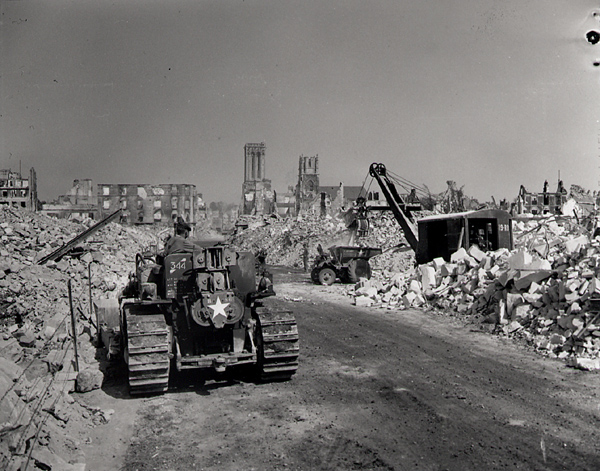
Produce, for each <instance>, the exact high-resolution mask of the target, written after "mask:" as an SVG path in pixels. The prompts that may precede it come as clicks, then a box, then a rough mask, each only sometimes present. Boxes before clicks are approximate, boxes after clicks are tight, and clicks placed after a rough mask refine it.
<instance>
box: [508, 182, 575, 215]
mask: <svg viewBox="0 0 600 471" xmlns="http://www.w3.org/2000/svg"><path fill="white" fill-rule="evenodd" d="M567 199H568V194H567V190H566V189H565V187H564V185H563V182H562V180H560V181H559V182H558V186H557V188H556V191H554V192H551V191H548V182H547V181H546V182H544V190H543V191H542V192H541V193H530V192H528V191H527V190H526V189H525V187H524V186H523V185H521V188H520V189H519V196H518V198H517V204H516V214H533V215H534V216H537V215H543V214H561V211H562V206H563V204H565V202H566V201H567Z"/></svg>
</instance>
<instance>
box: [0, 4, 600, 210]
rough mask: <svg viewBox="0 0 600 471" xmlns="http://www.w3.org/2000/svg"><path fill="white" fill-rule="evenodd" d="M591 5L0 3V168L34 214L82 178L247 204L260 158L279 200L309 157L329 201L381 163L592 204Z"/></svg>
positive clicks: (486, 194) (415, 174) (486, 193)
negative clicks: (34, 196)
mask: <svg viewBox="0 0 600 471" xmlns="http://www.w3.org/2000/svg"><path fill="white" fill-rule="evenodd" d="M594 8H596V9H597V8H598V6H597V4H596V3H595V2H592V1H584V2H580V3H579V4H578V5H576V6H573V5H566V4H564V3H563V2H558V1H550V2H548V1H545V2H542V1H541V0H537V1H534V2H530V3H528V4H527V5H524V4H522V2H517V1H516V0H511V1H507V2H503V4H502V5H500V4H497V2H476V1H474V0H473V1H463V2H460V3H454V4H453V5H452V7H448V6H444V8H443V9H442V7H439V8H438V9H436V8H435V6H432V4H431V3H427V4H423V2H401V3H400V2H393V1H379V2H370V3H369V4H368V5H366V4H364V2H359V1H344V2H337V1H333V2H327V3H326V4H323V3H322V2H310V1H309V2H274V1H260V0H257V1H250V2H248V1H247V2H241V1H222V2H184V1H173V2H169V3H168V4H165V3H164V2H156V1H129V2H88V1H82V2H77V3H76V4H73V3H72V2H66V1H62V0H58V1H55V2H52V3H51V4H49V3H46V2H38V1H31V2H2V3H1V4H0V9H1V13H2V17H1V21H2V28H1V29H0V47H1V52H2V57H3V63H2V66H1V70H0V72H1V78H0V91H1V103H0V104H1V111H0V115H1V116H0V168H11V169H12V170H16V169H17V168H19V165H20V163H22V165H23V168H30V167H34V168H35V169H36V171H37V174H38V180H39V188H38V193H39V197H40V199H42V200H48V201H50V200H52V199H54V198H56V197H57V196H58V195H60V194H63V193H64V192H65V191H66V190H68V189H69V188H70V187H71V183H72V182H73V180H75V179H84V178H91V179H93V180H94V181H95V182H114V183H119V182H122V183H149V184H157V183H187V184H193V185H195V186H196V187H197V188H198V191H199V192H201V193H202V194H203V195H204V197H205V200H206V201H227V202H232V203H238V202H240V200H241V198H242V188H241V187H242V184H243V182H244V154H243V152H244V151H243V148H244V145H245V144H246V143H249V142H266V143H267V146H268V152H267V156H266V159H267V165H266V171H265V175H264V177H265V178H266V179H269V180H271V181H272V188H273V189H274V190H276V191H277V192H278V193H281V192H285V191H286V190H287V188H288V186H290V185H295V184H296V182H297V177H298V175H297V162H298V157H299V156H300V155H308V156H312V155H319V156H320V175H321V181H322V182H323V183H324V184H330V185H333V184H337V183H339V182H344V184H347V185H360V184H362V182H363V180H364V178H365V176H366V175H367V172H368V168H369V165H370V164H371V163H372V162H383V163H385V164H386V165H387V167H388V168H389V169H390V170H391V171H394V172H396V173H398V174H400V175H402V176H404V177H406V178H408V179H410V180H412V181H415V182H417V183H419V184H425V185H427V186H428V187H429V188H430V189H431V191H432V192H441V191H443V190H444V189H445V187H446V181H447V180H454V181H456V182H457V183H458V184H459V185H460V186H462V185H465V191H466V192H467V193H468V194H469V195H471V196H473V197H475V198H478V199H479V200H481V201H489V200H490V197H491V196H495V197H496V198H497V199H500V198H509V199H513V198H514V197H515V196H516V195H517V194H518V192H519V187H520V185H524V186H525V187H526V188H527V189H528V190H530V191H539V190H540V189H541V188H540V187H541V185H542V182H543V181H544V180H548V181H549V182H550V185H551V186H554V181H555V180H556V179H557V175H558V172H560V174H561V178H562V179H563V180H564V181H565V183H566V185H567V186H569V184H572V183H576V184H579V185H581V186H583V187H585V188H587V189H590V190H595V189H597V188H598V180H599V171H598V165H599V163H600V157H599V152H600V151H599V149H598V146H599V144H598V138H599V133H600V124H599V122H598V119H599V116H598V112H597V103H598V98H600V97H599V87H598V85H599V83H598V72H599V70H598V69H597V66H596V65H594V64H596V63H598V57H600V53H599V52H598V51H599V50H600V49H598V47H600V45H598V46H596V45H593V44H591V43H590V42H589V41H588V40H586V33H587V32H588V31H590V30H594V29H596V30H598V29H600V22H599V21H598V18H599V17H598V16H594V12H595V11H596V10H594Z"/></svg>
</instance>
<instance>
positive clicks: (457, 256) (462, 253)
mask: <svg viewBox="0 0 600 471" xmlns="http://www.w3.org/2000/svg"><path fill="white" fill-rule="evenodd" d="M465 257H467V251H466V250H465V249H464V248H463V247H461V248H460V249H458V250H457V251H456V252H454V253H453V254H452V255H450V261H451V262H459V261H461V260H464V259H465Z"/></svg>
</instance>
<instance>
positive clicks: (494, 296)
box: [347, 219, 600, 369]
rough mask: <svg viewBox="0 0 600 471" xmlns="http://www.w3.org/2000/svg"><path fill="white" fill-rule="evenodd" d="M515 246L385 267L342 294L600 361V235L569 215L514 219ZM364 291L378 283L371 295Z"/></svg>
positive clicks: (574, 360)
mask: <svg viewBox="0 0 600 471" xmlns="http://www.w3.org/2000/svg"><path fill="white" fill-rule="evenodd" d="M515 239H516V244H515V245H516V247H515V249H514V250H513V251H511V252H509V251H508V250H507V249H500V250H497V251H494V252H483V251H481V250H480V249H479V247H477V246H473V247H470V248H469V250H464V249H460V250H458V251H457V252H455V253H454V254H452V256H451V261H450V262H446V261H445V260H444V259H442V258H438V259H435V260H433V261H432V262H430V263H428V264H424V265H420V266H415V267H413V268H412V269H410V270H407V271H403V272H395V271H393V270H383V271H381V272H379V273H376V276H375V277H374V278H373V279H371V280H361V281H360V282H359V283H358V284H357V285H356V286H354V287H350V288H347V292H348V294H349V295H350V296H352V297H353V298H354V302H355V303H356V304H357V305H360V306H366V305H369V302H368V301H367V300H365V297H369V298H370V300H371V302H370V305H371V306H374V307H379V308H386V309H399V310H402V309H407V308H411V307H422V308H430V309H436V310H438V311H439V312H441V313H444V314H453V315H458V316H462V317H465V318H467V319H469V321H470V322H474V323H478V324H479V325H480V326H481V328H482V329H484V330H489V331H490V332H494V333H498V334H502V335H506V336H509V337H513V338H518V339H523V340H525V341H526V342H528V343H529V344H530V345H531V346H533V347H534V348H535V349H536V350H537V351H539V352H542V353H543V354H545V355H548V356H551V357H555V358H560V359H564V360H565V361H566V362H567V364H569V365H571V366H576V367H580V368H582V369H593V368H596V366H600V361H598V360H599V358H600V315H599V313H600V237H597V238H592V237H591V235H590V233H589V231H588V230H587V229H586V228H585V227H583V226H582V225H580V224H578V223H577V222H576V221H573V220H570V219H564V220H556V219H548V220H545V221H543V222H542V221H530V222H517V223H516V224H515ZM369 288H376V292H375V291H373V290H372V289H369Z"/></svg>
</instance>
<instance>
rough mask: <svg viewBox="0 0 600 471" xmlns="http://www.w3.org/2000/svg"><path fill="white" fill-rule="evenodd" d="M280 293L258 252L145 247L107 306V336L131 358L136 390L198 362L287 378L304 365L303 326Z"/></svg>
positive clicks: (163, 386) (101, 321) (112, 348)
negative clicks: (282, 305) (279, 301)
mask: <svg viewBox="0 0 600 471" xmlns="http://www.w3.org/2000/svg"><path fill="white" fill-rule="evenodd" d="M274 295H275V292H274V289H273V283H272V276H271V275H270V273H268V271H267V270H266V269H265V268H264V264H260V263H258V264H257V263H256V260H255V257H254V254H252V253H251V252H237V251H235V250H233V249H232V248H230V247H228V246H227V245H222V244H217V245H215V244H214V241H209V242H207V243H202V242H201V241H194V243H193V249H191V250H189V251H184V252H178V253H171V254H164V253H162V254H161V253H150V252H144V253H138V254H137V255H136V259H135V271H134V272H133V273H132V274H131V275H130V279H129V283H128V284H127V286H126V287H125V288H124V290H123V292H122V294H121V296H120V297H119V299H118V300H114V302H112V303H108V304H106V303H105V304H104V305H103V308H102V309H101V310H100V311H101V313H100V315H99V317H98V325H99V326H100V332H101V335H100V338H101V342H102V343H104V344H109V345H105V346H106V347H107V348H108V350H109V354H112V356H116V355H118V356H120V357H122V358H123V359H124V361H125V363H126V365H127V370H128V378H129V389H130V393H131V394H132V395H133V394H148V393H164V392H166V391H167V390H168V387H169V377H170V376H172V373H174V372H177V371H182V370H190V369H198V370H213V371H215V372H217V373H224V372H225V371H226V370H229V369H231V368H235V369H237V370H239V369H240V368H241V369H242V370H243V371H245V372H247V373H250V374H251V375H252V377H254V378H255V379H256V380H258V381H270V380H287V379H290V378H291V377H292V375H293V374H294V373H295V372H296V370H297V368H298V353H299V347H298V344H299V336H298V327H297V324H296V320H295V317H294V315H293V313H292V312H290V311H287V310H281V309H278V308H276V307H275V303H273V302H270V301H273V299H274V298H273V296H274ZM117 310H118V315H117ZM111 311H112V313H111Z"/></svg>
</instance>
